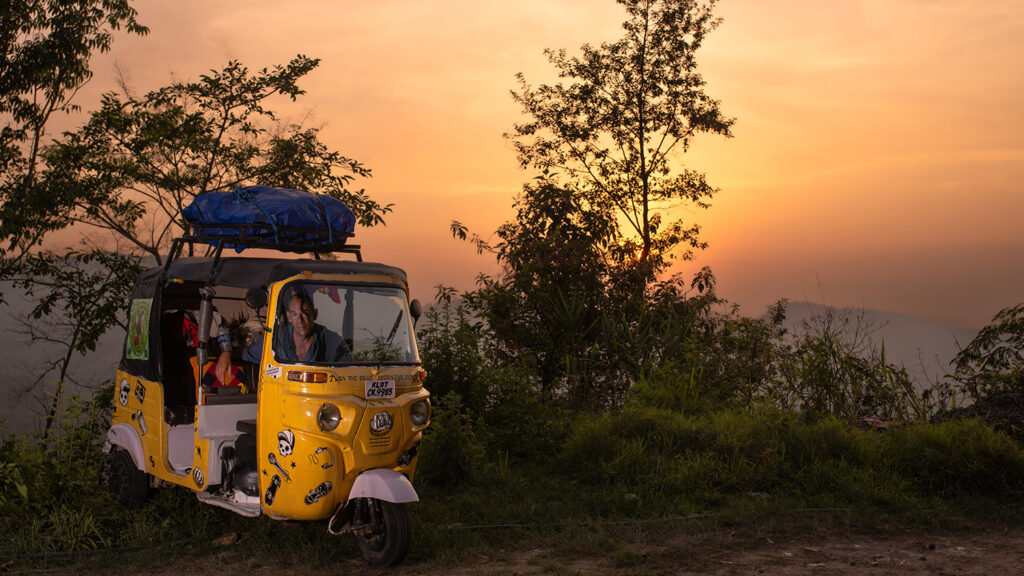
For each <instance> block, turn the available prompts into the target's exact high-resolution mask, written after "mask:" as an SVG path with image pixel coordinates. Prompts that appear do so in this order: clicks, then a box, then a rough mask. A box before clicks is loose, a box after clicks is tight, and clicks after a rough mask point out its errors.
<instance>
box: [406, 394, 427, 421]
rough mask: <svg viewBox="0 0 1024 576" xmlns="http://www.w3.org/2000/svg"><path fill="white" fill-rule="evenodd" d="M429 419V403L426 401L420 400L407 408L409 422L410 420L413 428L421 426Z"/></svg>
mask: <svg viewBox="0 0 1024 576" xmlns="http://www.w3.org/2000/svg"><path fill="white" fill-rule="evenodd" d="M429 418H430V403H429V402H427V401H426V400H420V401H419V402H417V403H415V404H413V405H412V406H411V407H410V408H409V420H412V424H413V426H423V425H424V424H426V423H427V420H428V419H429Z"/></svg>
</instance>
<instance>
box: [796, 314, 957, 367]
mask: <svg viewBox="0 0 1024 576" xmlns="http://www.w3.org/2000/svg"><path fill="white" fill-rule="evenodd" d="M829 310H832V311H833V312H834V313H835V314H837V315H839V316H844V317H847V318H849V319H850V323H851V324H855V323H856V322H858V321H859V322H861V325H862V328H863V329H865V330H866V331H867V333H868V334H869V336H870V338H871V341H872V343H873V344H875V345H876V346H880V345H881V344H882V343H883V342H884V343H885V355H886V360H887V361H888V362H890V363H892V364H895V365H897V366H898V365H901V364H902V365H903V367H904V368H906V369H907V373H908V374H909V375H910V377H911V378H913V379H914V381H915V382H916V383H917V384H918V386H921V387H923V386H925V385H927V383H928V382H929V381H934V380H935V379H936V378H937V377H941V376H942V375H943V374H946V373H947V372H949V371H950V366H949V363H950V361H951V360H952V359H953V356H955V355H956V353H957V352H959V351H960V348H961V347H963V346H966V345H967V344H968V343H969V342H970V341H971V340H972V339H973V338H974V336H975V334H977V330H971V329H968V328H960V327H956V326H949V325H946V324H939V323H937V322H931V321H929V320H924V319H922V318H917V317H915V316H905V315H903V314H896V313H894V312H880V311H877V310H863V309H859V308H834V307H829V306H825V305H822V304H814V303H811V302H790V303H789V304H788V305H787V307H786V323H785V325H786V327H787V328H788V329H789V330H790V332H795V333H799V332H800V331H801V326H802V325H804V324H805V323H806V322H808V321H809V320H811V319H812V318H814V317H821V316H823V315H824V314H825V313H826V312H827V311H829Z"/></svg>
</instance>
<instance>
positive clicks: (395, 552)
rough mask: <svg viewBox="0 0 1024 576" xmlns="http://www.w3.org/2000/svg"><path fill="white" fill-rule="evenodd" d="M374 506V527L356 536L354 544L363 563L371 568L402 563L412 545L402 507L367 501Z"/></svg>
mask: <svg viewBox="0 0 1024 576" xmlns="http://www.w3.org/2000/svg"><path fill="white" fill-rule="evenodd" d="M369 505H370V506H375V507H376V513H377V514H376V516H377V518H378V520H379V522H378V525H377V526H376V527H375V528H374V530H373V531H372V532H368V533H364V534H357V535H356V543H357V544H358V545H359V551H360V552H361V553H362V555H363V560H365V561H366V563H367V564H369V565H370V566H372V567H374V568H383V567H385V566H394V565H396V564H399V563H401V562H402V560H405V555H406V553H408V552H409V544H410V543H411V542H412V524H411V523H410V522H409V512H408V511H406V509H405V505H404V504H396V503H394V502H385V501H384V500H377V499H376V498H373V499H370V502H369Z"/></svg>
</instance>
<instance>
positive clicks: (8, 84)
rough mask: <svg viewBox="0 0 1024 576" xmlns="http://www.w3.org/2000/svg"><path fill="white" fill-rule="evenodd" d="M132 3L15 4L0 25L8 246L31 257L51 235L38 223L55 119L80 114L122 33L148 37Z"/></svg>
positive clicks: (0, 188)
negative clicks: (78, 99) (101, 58)
mask: <svg viewBox="0 0 1024 576" xmlns="http://www.w3.org/2000/svg"><path fill="white" fill-rule="evenodd" d="M135 15H136V11H135V9H134V8H132V7H131V3H130V2H129V0H73V1H65V0H39V1H27V0H12V1H8V2H5V3H4V10H3V18H2V19H0V44H2V49H3V54H4V57H3V60H2V64H0V117H2V118H3V122H4V123H3V127H2V128H0V240H3V241H4V243H5V244H6V246H5V247H0V253H2V252H3V251H8V250H14V251H17V252H19V253H20V252H25V251H27V250H29V249H30V248H32V247H33V246H35V245H36V244H37V243H38V241H39V240H40V239H41V235H42V233H43V232H45V231H46V230H47V227H46V226H45V225H42V223H40V222H38V221H37V220H36V215H37V214H40V213H43V212H45V210H44V209H45V208H46V203H45V201H40V200H41V199H40V197H39V195H38V190H37V186H38V181H37V176H38V163H39V153H40V151H41V148H42V146H43V139H44V136H45V135H46V127H47V124H48V123H49V121H50V119H51V118H52V117H53V115H54V114H56V113H59V112H71V111H76V110H77V109H78V107H77V106H76V105H75V104H74V103H73V102H72V100H73V98H74V96H75V94H76V93H77V91H78V89H79V88H80V87H81V86H82V85H83V84H85V82H87V81H88V80H89V78H91V77H92V70H91V69H90V67H89V61H90V58H91V57H92V55H93V54H95V53H103V52H107V51H108V50H109V49H110V46H111V43H112V41H113V36H114V32H115V31H117V30H119V29H121V27H122V26H123V27H124V28H125V29H126V30H127V31H128V32H130V33H134V34H146V33H147V32H148V29H147V28H146V27H145V26H142V25H141V24H139V23H138V22H137V21H136V19H135Z"/></svg>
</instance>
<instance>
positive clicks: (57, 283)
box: [8, 250, 142, 442]
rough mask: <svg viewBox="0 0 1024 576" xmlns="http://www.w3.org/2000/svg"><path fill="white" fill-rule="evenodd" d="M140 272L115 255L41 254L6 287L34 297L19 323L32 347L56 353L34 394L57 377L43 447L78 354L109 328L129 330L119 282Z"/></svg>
mask: <svg viewBox="0 0 1024 576" xmlns="http://www.w3.org/2000/svg"><path fill="white" fill-rule="evenodd" d="M141 271H142V266H141V263H140V260H139V258H138V257H136V256H132V255H130V254H122V253H119V252H117V251H104V250H93V251H72V252H69V253H66V254H62V255H57V254H54V253H53V252H49V251H42V252H38V253H35V254H32V255H29V256H28V257H26V258H24V259H23V260H22V261H21V266H20V267H19V269H18V275H14V276H10V277H9V278H8V280H9V281H11V282H12V283H13V285H14V286H15V287H20V288H23V289H24V290H26V293H28V294H33V293H38V294H39V297H38V299H37V300H36V304H35V306H34V307H33V308H32V310H31V311H30V312H29V315H28V318H26V319H23V320H21V323H22V325H23V326H24V328H25V330H26V332H27V334H28V336H29V339H30V342H31V343H42V342H45V343H49V344H51V345H55V346H56V347H57V349H58V350H59V355H58V356H57V357H56V358H53V359H50V360H48V361H47V362H46V363H45V365H44V366H43V370H42V372H41V373H40V374H39V376H38V378H37V379H36V381H35V382H33V383H32V384H31V386H30V388H29V390H32V389H34V388H36V387H37V385H39V384H40V383H42V381H43V380H44V379H45V378H47V377H48V376H50V375H51V374H54V373H56V379H55V383H54V390H53V392H52V394H51V399H50V402H49V407H48V409H47V414H46V423H45V425H44V427H43V441H44V442H45V441H46V440H47V438H48V437H49V435H50V431H51V430H52V429H53V427H54V418H55V417H56V415H57V411H58V409H59V407H60V402H61V398H62V396H63V392H64V383H65V382H66V381H68V380H69V379H71V376H70V374H69V370H70V367H71V364H72V360H73V359H74V355H75V354H76V353H78V354H80V355H85V354H86V353H88V352H93V351H95V350H96V344H97V342H98V341H99V339H100V337H101V336H103V334H105V333H106V332H107V330H108V329H110V328H111V327H112V326H115V325H116V326H120V327H121V328H127V326H126V324H125V320H124V319H123V316H122V313H123V311H124V310H126V309H127V305H128V302H129V301H130V298H131V285H130V284H128V283H126V282H124V281H121V280H119V278H124V277H129V278H130V277H134V276H135V275H137V274H138V273H139V272H141Z"/></svg>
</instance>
